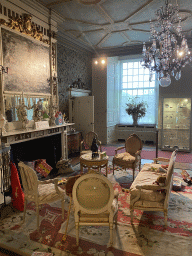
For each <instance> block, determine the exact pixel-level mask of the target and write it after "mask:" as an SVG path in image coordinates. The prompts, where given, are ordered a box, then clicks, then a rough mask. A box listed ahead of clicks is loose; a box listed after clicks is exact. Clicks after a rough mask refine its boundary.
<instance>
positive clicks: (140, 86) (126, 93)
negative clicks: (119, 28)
mask: <svg viewBox="0 0 192 256" xmlns="http://www.w3.org/2000/svg"><path fill="white" fill-rule="evenodd" d="M149 77H150V74H149V69H144V68H143V67H142V66H141V64H140V59H135V60H133V59H132V60H123V61H121V83H120V98H119V103H120V104H119V106H120V109H119V116H120V120H119V121H120V123H121V124H132V123H133V120H132V116H130V115H128V114H127V112H126V111H125V109H126V103H128V98H129V97H135V99H136V100H137V101H138V102H140V101H141V100H143V101H146V102H147V104H148V108H147V113H146V115H145V116H144V117H142V118H140V119H139V120H138V123H139V124H155V123H156V116H157V113H156V111H157V107H158V100H157V99H158V87H157V86H156V81H155V74H153V75H152V77H151V79H150V80H151V81H149Z"/></svg>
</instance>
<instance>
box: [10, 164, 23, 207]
mask: <svg viewBox="0 0 192 256" xmlns="http://www.w3.org/2000/svg"><path fill="white" fill-rule="evenodd" d="M10 168H11V187H12V205H13V207H14V208H16V209H17V210H19V211H23V210H24V193H23V190H22V188H21V183H20V180H19V175H18V171H17V168H16V166H15V164H14V163H13V162H11V163H10Z"/></svg>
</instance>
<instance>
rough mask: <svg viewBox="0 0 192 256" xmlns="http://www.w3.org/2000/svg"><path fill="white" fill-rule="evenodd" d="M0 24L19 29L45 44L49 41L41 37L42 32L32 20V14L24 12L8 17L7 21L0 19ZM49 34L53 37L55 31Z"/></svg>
mask: <svg viewBox="0 0 192 256" xmlns="http://www.w3.org/2000/svg"><path fill="white" fill-rule="evenodd" d="M0 24H2V25H5V26H7V27H9V28H11V29H13V30H16V31H19V32H21V33H23V34H26V35H28V36H31V37H33V38H35V39H37V40H39V41H42V42H44V43H46V44H48V43H49V40H48V39H44V38H43V32H42V31H41V30H40V26H38V25H37V24H35V23H34V22H32V15H30V14H27V13H24V14H23V16H20V17H14V16H13V17H11V18H9V21H6V20H4V19H0ZM51 36H52V37H53V38H55V37H56V34H55V32H52V33H51Z"/></svg>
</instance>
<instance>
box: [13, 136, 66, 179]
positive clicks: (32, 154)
mask: <svg viewBox="0 0 192 256" xmlns="http://www.w3.org/2000/svg"><path fill="white" fill-rule="evenodd" d="M60 158H61V134H56V135H52V136H48V137H44V138H39V139H34V140H30V141H25V142H20V143H16V144H12V145H11V160H12V161H13V162H14V163H15V164H16V166H17V167H18V162H19V161H23V162H24V161H33V160H38V159H46V162H47V163H48V164H49V165H50V166H51V167H52V168H53V169H52V170H51V173H50V174H51V176H54V175H55V176H56V175H57V173H58V170H57V168H56V163H57V162H58V161H59V160H60Z"/></svg>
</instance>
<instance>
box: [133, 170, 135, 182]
mask: <svg viewBox="0 0 192 256" xmlns="http://www.w3.org/2000/svg"><path fill="white" fill-rule="evenodd" d="M134 178H135V167H134V168H133V181H134Z"/></svg>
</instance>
